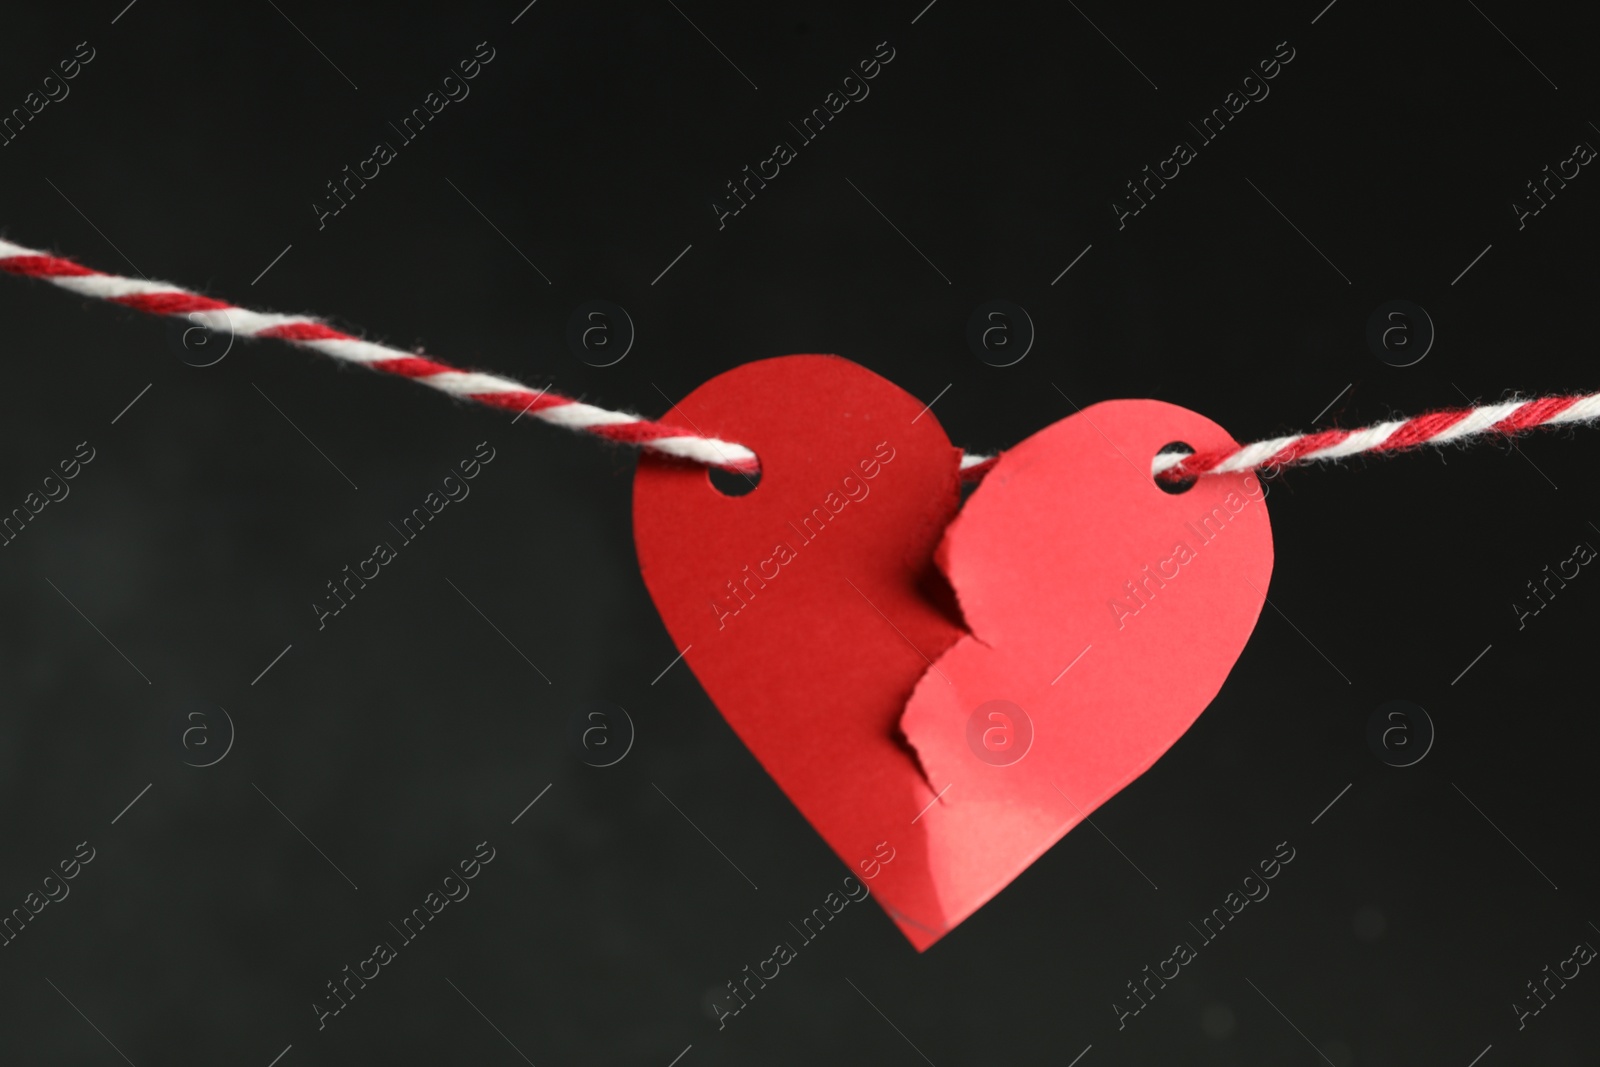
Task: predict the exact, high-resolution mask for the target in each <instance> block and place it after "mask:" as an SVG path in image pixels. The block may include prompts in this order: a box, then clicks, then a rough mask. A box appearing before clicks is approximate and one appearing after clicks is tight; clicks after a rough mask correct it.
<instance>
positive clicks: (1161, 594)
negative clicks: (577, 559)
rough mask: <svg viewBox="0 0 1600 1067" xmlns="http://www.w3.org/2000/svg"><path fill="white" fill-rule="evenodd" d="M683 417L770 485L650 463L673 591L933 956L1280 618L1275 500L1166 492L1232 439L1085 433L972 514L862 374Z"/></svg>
mask: <svg viewBox="0 0 1600 1067" xmlns="http://www.w3.org/2000/svg"><path fill="white" fill-rule="evenodd" d="M675 414H677V415H679V416H681V417H682V418H684V419H685V421H691V422H692V423H693V425H695V426H696V427H698V428H699V429H700V430H701V431H702V432H704V433H708V434H712V435H715V436H718V437H721V438H723V439H725V440H736V441H739V442H741V443H742V444H745V445H747V446H748V447H750V448H752V449H754V450H755V452H756V454H757V455H758V456H760V459H761V467H762V473H761V478H760V483H759V485H758V486H757V488H755V489H754V491H752V492H750V493H748V494H746V495H743V496H737V497H733V496H727V495H724V494H723V493H722V492H720V491H719V490H718V489H716V488H715V487H714V486H713V485H712V484H711V482H710V479H709V477H708V475H707V472H706V471H705V470H704V469H700V468H694V467H688V466H684V465H681V464H676V463H673V462H671V461H667V460H662V459H658V458H655V457H652V456H646V457H644V458H643V459H641V461H640V464H639V472H638V475H637V477H636V479H635V483H634V537H635V542H636V544H637V548H638V553H639V561H640V567H641V569H642V571H643V574H644V578H645V583H646V585H647V587H648V588H649V590H650V594H651V596H652V597H653V598H654V600H655V603H656V606H657V608H658V609H659V610H660V612H661V615H662V618H663V620H664V621H665V622H666V625H667V629H668V631H669V632H670V633H671V634H672V637H673V639H674V640H675V641H676V642H677V644H678V645H679V647H683V648H687V649H688V651H687V652H686V653H685V655H684V658H685V660H686V661H687V662H688V664H689V665H690V667H691V668H692V669H693V670H694V672H695V675H696V677H697V678H699V680H700V682H701V684H702V685H703V686H704V687H705V689H706V691H707V693H708V694H709V695H710V696H711V698H712V700H713V701H714V702H715V703H716V705H717V707H718V708H719V709H720V710H721V711H722V714H723V717H724V718H725V719H727V721H728V723H729V725H730V726H732V727H733V729H734V731H735V732H736V733H737V734H738V735H739V737H740V739H741V740H743V741H744V743H745V744H746V746H748V747H749V749H750V750H751V752H752V753H754V754H755V756H756V758H757V759H758V760H760V761H761V764H762V766H763V767H765V768H766V770H767V772H768V773H769V774H771V775H772V777H773V779H774V780H775V781H776V782H777V783H778V785H779V787H780V788H782V789H783V791H784V792H785V793H786V794H788V796H789V798H790V799H791V800H792V801H793V802H794V803H795V805H796V806H797V807H799V809H800V810H801V811H802V812H803V813H804V814H805V816H806V818H807V819H809V820H810V822H811V824H812V825H813V826H814V827H815V828H816V829H817V831H818V832H819V833H821V834H822V836H823V837H824V838H825V839H826V840H827V841H828V843H829V845H830V846H831V847H832V848H833V850H834V851H835V852H836V853H837V854H838V855H839V857H840V858H841V859H842V860H844V862H845V863H846V864H847V865H848V866H849V867H850V868H851V869H852V871H857V872H859V873H858V875H857V876H858V877H860V878H861V879H863V880H864V881H866V884H867V885H868V886H869V887H870V888H871V889H872V891H873V892H874V894H875V895H876V896H877V898H878V900H879V903H880V904H882V906H883V907H884V909H885V910H886V911H887V912H888V913H889V914H890V916H891V917H892V918H893V919H894V920H895V922H896V923H897V924H898V925H899V927H900V929H901V930H902V932H903V933H905V935H906V937H907V938H908V939H910V941H911V942H912V943H913V944H914V945H915V946H916V947H917V948H918V949H919V950H920V949H924V948H927V947H928V946H929V945H931V944H932V943H933V942H934V941H936V940H938V938H939V937H941V936H942V935H943V934H944V933H946V932H947V931H948V930H950V929H951V928H952V927H954V926H955V925H956V924H957V923H959V922H960V921H961V920H963V919H965V918H966V917H967V916H968V915H970V914H971V913H972V912H973V911H975V910H976V909H977V908H979V907H980V906H982V905H983V903H984V902H985V901H987V900H988V899H989V898H990V897H992V896H993V895H994V894H995V893H997V892H999V891H1000V889H1002V888H1003V887H1004V886H1005V885H1006V884H1007V883H1009V882H1010V881H1011V880H1012V879H1013V878H1015V877H1016V876H1017V875H1018V874H1020V873H1021V872H1022V871H1023V870H1024V869H1025V868H1026V867H1027V866H1028V864H1030V863H1031V862H1032V861H1033V860H1034V859H1035V858H1037V857H1038V855H1039V854H1040V853H1042V852H1043V851H1044V850H1045V849H1047V848H1049V847H1050V845H1051V844H1053V843H1054V842H1055V841H1057V840H1058V839H1059V838H1060V837H1061V836H1062V835H1063V834H1064V833H1066V831H1067V830H1069V829H1070V828H1071V827H1072V826H1073V825H1075V824H1076V823H1077V822H1078V821H1079V820H1080V819H1082V818H1083V817H1084V816H1085V815H1087V814H1088V813H1089V812H1092V811H1093V810H1094V808H1095V807H1097V806H1099V805H1100V804H1101V803H1103V802H1104V801H1105V800H1106V799H1108V798H1109V797H1111V796H1112V795H1113V794H1115V793H1116V792H1117V791H1118V790H1119V789H1121V788H1122V787H1123V786H1125V785H1126V784H1127V783H1128V782H1130V781H1131V780H1132V779H1133V778H1135V777H1137V776H1138V775H1139V774H1140V773H1141V772H1142V771H1144V770H1145V769H1146V768H1147V767H1149V766H1150V764H1151V763H1153V762H1154V761H1155V760H1156V759H1157V758H1158V757H1159V756H1160V755H1161V754H1162V753H1163V752H1164V751H1166V749H1167V748H1168V747H1169V746H1171V745H1172V743H1173V742H1174V741H1176V740H1177V738H1178V737H1179V736H1180V735H1181V734H1182V733H1183V731H1184V730H1185V729H1186V728H1187V727H1188V726H1189V724H1190V723H1191V722H1192V721H1193V720H1194V719H1195V717H1196V716H1197V715H1199V713H1200V712H1201V711H1202V710H1203V709H1204V707H1205V705H1206V704H1207V703H1208V702H1209V701H1210V699H1211V698H1212V697H1213V696H1214V695H1215V694H1216V692H1217V690H1218V688H1219V687H1220V686H1221V685H1222V682H1223V680H1224V678H1226V676H1227V673H1228V669H1229V668H1230V667H1231V666H1232V664H1233V662H1234V660H1235V659H1236V658H1237V657H1238V655H1239V653H1240V651H1241V650H1242V649H1243V647H1244V643H1245V641H1246V639H1247V638H1248V637H1249V634H1250V631H1251V628H1252V627H1253V626H1254V623H1255V619H1256V616H1257V614H1258V613H1259V611H1260V608H1261V603H1262V599H1263V597H1264V595H1265V590H1266V587H1267V582H1268V580H1269V577H1270V574H1271V567H1272V546H1271V533H1270V527H1269V525H1268V522H1267V516H1266V508H1265V505H1264V502H1263V500H1262V496H1263V492H1262V489H1261V487H1260V485H1259V483H1257V482H1256V481H1255V480H1254V479H1253V478H1250V477H1248V476H1233V477H1222V478H1205V479H1202V480H1201V481H1200V482H1199V483H1198V484H1197V485H1195V486H1194V488H1192V489H1190V490H1189V491H1188V492H1186V493H1183V494H1168V493H1165V492H1163V491H1162V490H1161V489H1160V488H1159V487H1157V486H1156V485H1155V484H1154V482H1153V481H1152V479H1151V478H1150V475H1149V465H1150V457H1151V456H1153V455H1154V454H1155V452H1156V451H1157V450H1158V449H1159V448H1160V447H1161V446H1163V445H1166V444H1168V443H1170V442H1173V441H1183V442H1185V443H1187V444H1189V445H1191V446H1193V447H1195V448H1197V449H1202V450H1203V449H1210V448H1216V447H1219V446H1224V445H1229V444H1231V443H1232V441H1231V439H1230V438H1229V437H1228V436H1227V434H1226V433H1224V432H1223V431H1222V430H1221V429H1220V428H1219V427H1217V426H1216V425H1215V424H1214V423H1212V422H1210V421H1209V420H1207V419H1204V418H1202V417H1201V416H1199V415H1196V414H1194V413H1192V412H1189V411H1186V410H1184V409H1182V408H1178V407H1174V406H1173V405H1170V404H1163V403H1159V402H1156V401H1116V402H1111V403H1106V404H1099V405H1096V406H1094V407H1092V408H1089V409H1087V410H1086V411H1084V412H1080V413H1079V414H1077V415H1074V416H1072V417H1070V418H1068V419H1065V420H1063V421H1062V422H1059V423H1057V424H1055V425H1054V426H1051V427H1049V428H1047V429H1045V430H1043V431H1041V432H1040V433H1038V434H1035V435H1034V436H1033V437H1031V438H1029V439H1028V440H1027V441H1025V442H1023V443H1022V444H1020V445H1018V446H1017V447H1016V448H1014V449H1012V450H1011V451H1009V452H1007V453H1006V454H1005V456H1003V457H1002V458H1001V460H1000V462H999V463H998V464H997V465H996V467H995V468H994V469H993V470H992V471H991V472H990V473H989V475H988V477H987V478H986V479H985V480H984V483H983V484H982V485H981V486H980V487H979V488H978V489H977V491H976V492H974V493H973V495H972V497H971V498H970V499H969V500H968V502H967V504H966V507H965V509H964V510H962V511H961V514H960V517H959V518H958V519H957V518H956V514H957V507H958V482H957V476H958V470H957V464H958V460H959V453H958V452H957V450H956V449H954V448H952V447H951V445H950V443H949V441H948V440H947V439H946V437H945V435H944V432H943V430H942V429H941V428H940V427H939V425H938V423H937V422H936V421H935V420H934V418H933V415H932V413H931V412H929V411H928V410H927V409H926V408H925V407H924V405H922V404H921V403H919V402H918V401H917V400H916V398H914V397H912V396H910V395H909V394H907V393H905V392H904V391H903V390H901V389H899V388H898V387H897V386H895V385H893V384H892V383H890V382H888V381H885V380H884V379H882V378H880V377H878V376H877V375H875V374H873V373H872V372H871V371H868V370H866V369H865V368H862V367H859V366H857V365H855V364H853V363H849V362H847V361H845V360H842V359H839V358H838V357H834V356H810V355H808V356H786V357H782V358H779V359H770V360H764V361H761V362H758V363H751V364H747V365H745V366H742V367H738V368H736V369H734V370H732V371H729V372H727V373H726V374H722V375H719V376H718V377H716V378H714V379H712V380H711V381H709V382H707V383H706V384H704V385H702V386H701V387H700V388H698V389H696V390H695V391H694V392H693V393H691V394H690V395H689V396H688V397H686V398H685V399H684V400H683V401H681V402H680V404H679V405H678V412H676V413H675ZM1141 464H1142V469H1141ZM952 519H955V521H954V523H952V521H951V520H952ZM947 527H948V530H947V529H946V528H947ZM936 551H937V558H938V564H939V567H940V569H942V570H943V571H944V572H945V574H946V575H948V576H949V579H950V586H947V585H946V584H945V583H944V581H943V579H941V578H940V576H939V575H938V574H937V573H936V571H935V556H936ZM951 586H953V587H954V590H955V593H956V597H957V598H958V599H959V601H960V605H961V608H960V609H958V608H957V607H956V604H955V603H954V602H953V601H952V600H951V597H950V587H951ZM962 609H964V611H965V613H966V620H965V621H963V618H962ZM969 627H970V630H971V632H970V634H969V632H968V629H969ZM1085 649H1087V651H1084V650H1085ZM1080 653H1081V656H1080ZM1063 668H1066V669H1065V670H1064V669H1063ZM996 701H1000V702H1004V703H999V704H997V703H994V702H996ZM996 715H999V716H1000V718H996V717H995V716H996ZM1024 735H1026V737H1024ZM1024 741H1026V744H1025V745H1024ZM1019 753H1020V755H1019ZM925 771H926V773H924V772H925ZM1052 798H1054V799H1052Z"/></svg>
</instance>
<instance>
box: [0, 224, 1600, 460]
mask: <svg viewBox="0 0 1600 1067" xmlns="http://www.w3.org/2000/svg"><path fill="white" fill-rule="evenodd" d="M0 270H3V271H6V272H8V273H11V274H19V275H23V276H25V277H30V278H42V279H44V280H45V281H47V282H50V283H52V284H54V285H58V286H60V287H61V288H63V289H69V290H71V291H72V292H74V293H77V294H79V295H80V296H91V297H94V298H95V299H97V300H105V301H108V302H110V303H113V304H121V305H123V306H124V307H131V308H135V309H137V310H139V311H144V312H148V313H150V314H152V315H170V316H176V317H183V318H186V319H188V320H189V321H190V322H193V323H195V324H197V325H202V326H205V327H207V328H209V329H213V330H219V331H224V332H229V333H232V334H234V335H235V336H240V337H273V338H276V339H278V340H280V341H288V342H289V343H290V344H294V345H299V346H300V347H302V348H309V349H312V350H314V351H317V352H320V353H322V354H323V355H325V356H331V357H333V358H334V359H339V360H344V361H345V362H347V363H359V364H361V365H362V366H364V367H367V368H369V369H371V370H375V371H382V372H383V373H385V374H394V375H398V376H400V377H402V378H410V379H412V380H413V381H416V382H420V383H421V384H423V385H427V386H431V387H432V388H434V389H437V390H439V391H440V392H443V393H448V394H450V395H451V396H454V397H460V398H462V399H465V400H474V401H476V402H478V403H480V404H486V405H488V406H489V407H496V408H503V409H505V410H507V411H515V412H519V413H521V414H527V415H529V416H531V417H533V418H537V419H540V420H542V421H544V422H548V423H552V424H554V425H556V426H561V427H565V428H566V429H569V430H577V431H580V432H583V433H590V434H594V435H595V436H597V437H603V438H606V439H607V440H610V441H620V442H623V443H624V444H631V445H636V446H638V447H640V448H643V449H646V450H648V451H652V452H659V453H662V454H664V455H668V456H675V457H677V458H679V459H686V460H690V461H692V462H695V463H701V464H705V465H706V466H709V467H719V468H721V469H723V470H728V471H734V472H739V473H745V474H752V473H755V472H757V471H758V470H759V469H760V464H759V461H758V459H757V458H756V454H755V453H754V452H752V451H750V449H748V448H746V447H745V446H743V445H741V444H737V443H735V442H732V441H723V440H719V439H718V438H715V437H708V436H706V435H704V434H701V433H699V432H698V431H695V430H691V429H688V428H685V427H682V426H674V425H672V424H670V423H666V422H655V421H652V420H650V419H646V418H643V417H641V416H639V415H634V414H631V413H628V412H623V411H609V410H607V409H606V408H600V407H595V406H594V405H592V404H585V403H583V402H582V401H578V400H573V399H572V398H571V397H565V396H561V395H560V394H558V393H553V392H551V391H550V390H549V389H530V388H529V387H528V386H526V385H523V384H522V383H521V382H517V381H513V380H512V379H510V378H502V377H500V376H499V375H495V374H484V373H481V372H477V371H464V370H460V369H459V368H456V367H452V366H450V365H449V364H448V363H441V362H439V361H438V360H436V359H433V358H431V357H428V356H424V355H420V354H418V353H415V352H406V351H402V350H401V349H398V348H390V347H389V346H388V345H383V344H378V343H376V342H373V341H364V340H362V339H361V338H359V337H356V336H354V335H352V334H348V333H345V332H343V331H342V330H336V329H334V328H333V327H331V326H328V325H326V324H325V323H322V322H319V321H318V320H316V319H314V318H311V317H310V316H308V315H279V314H274V313H271V312H264V311H251V310H250V309H248V308H242V307H239V306H237V305H235V304H230V303H227V302H226V301H223V300H215V299H213V298H211V297H208V296H202V295H201V294H199V293H195V292H191V291H189V290H187V289H183V288H180V287H179V286H176V285H171V284H169V283H167V282H153V281H149V280H147V279H138V278H125V277H122V276H121V275H116V274H106V273H103V272H101V271H97V270H91V269H89V268H88V267H84V266H81V265H80V264H78V263H75V262H73V261H72V260H70V259H64V258H62V257H60V256H52V255H50V254H48V253H45V252H39V251H36V250H34V249H31V248H24V247H23V246H21V245H18V244H13V243H12V242H10V241H6V240H4V239H0ZM1595 419H1600V394H1597V393H1590V394H1587V395H1579V396H1555V397H1542V398H1539V399H1535V400H1512V401H1507V402H1505V403H1501V404H1489V405H1485V406H1482V407H1471V408H1456V409H1453V410H1448V411H1435V412H1431V413H1429V414H1425V415H1417V416H1413V417H1411V418H1403V419H1394V420H1391V421H1388V422H1380V423H1378V424H1377V425H1374V426H1368V427H1365V428H1363V429H1359V430H1323V431H1320V432H1317V433H1309V434H1292V435H1290V436H1288V437H1277V438H1273V439H1272V440H1269V441H1258V442H1256V443H1255V444H1250V445H1243V446H1240V447H1238V448H1230V449H1220V450H1217V451H1212V452H1199V453H1193V454H1185V453H1178V452H1169V453H1162V454H1160V455H1157V456H1156V457H1155V458H1154V459H1153V461H1152V462H1151V474H1152V475H1153V476H1154V477H1157V478H1160V479H1162V480H1163V481H1181V480H1183V479H1186V478H1191V477H1197V476H1200V475H1205V474H1234V473H1241V472H1244V471H1250V470H1260V469H1268V470H1277V469H1279V468H1282V467H1287V466H1294V465H1297V464H1304V463H1313V462H1316V461H1318V460H1335V459H1343V458H1345V457H1347V456H1353V455H1357V454H1360V453H1383V452H1395V451H1399V450H1401V449H1409V448H1416V447H1419V446H1421V445H1443V444H1448V443H1450V442H1453V441H1459V440H1461V439H1463V438H1466V437H1472V436H1488V435H1499V436H1510V435H1512V434H1517V433H1522V432H1524V431H1526V430H1531V429H1534V428H1536V427H1540V426H1556V425H1561V424H1566V423H1579V422H1590V421H1593V420H1595ZM998 458H999V457H998V456H975V455H970V454H963V456H962V457H961V475H962V478H963V479H965V480H968V481H976V480H977V479H979V478H982V477H983V475H984V474H986V473H988V471H989V469H990V468H991V467H993V466H994V463H995V461H996V460H997V459H998Z"/></svg>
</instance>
